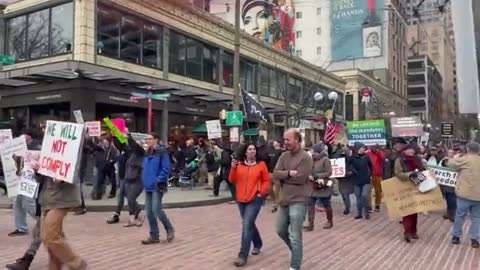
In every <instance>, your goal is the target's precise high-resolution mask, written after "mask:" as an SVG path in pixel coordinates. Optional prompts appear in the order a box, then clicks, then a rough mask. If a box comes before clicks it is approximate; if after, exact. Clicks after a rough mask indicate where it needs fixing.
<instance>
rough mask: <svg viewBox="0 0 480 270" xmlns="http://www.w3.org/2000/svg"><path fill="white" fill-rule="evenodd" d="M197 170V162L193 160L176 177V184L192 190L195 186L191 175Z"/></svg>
mask: <svg viewBox="0 0 480 270" xmlns="http://www.w3.org/2000/svg"><path fill="white" fill-rule="evenodd" d="M197 170H198V160H197V159H195V160H193V161H192V162H190V163H189V164H188V165H187V166H185V168H184V169H183V170H182V171H181V172H180V174H179V177H178V184H179V186H180V187H182V188H189V189H193V187H194V186H195V179H193V174H194V173H195V172H196V171H197Z"/></svg>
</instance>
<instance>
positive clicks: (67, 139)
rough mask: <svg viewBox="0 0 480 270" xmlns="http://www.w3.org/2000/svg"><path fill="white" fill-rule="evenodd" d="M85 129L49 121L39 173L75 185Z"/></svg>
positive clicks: (70, 124)
mask: <svg viewBox="0 0 480 270" xmlns="http://www.w3.org/2000/svg"><path fill="white" fill-rule="evenodd" d="M83 129H84V126H83V125H81V124H75V123H68V122H58V121H47V124H46V128H45V135H44V138H43V143H42V150H41V153H40V169H39V171H38V172H39V173H40V174H42V175H45V176H49V177H52V178H54V179H56V180H61V181H65V182H69V183H73V180H74V176H75V171H76V168H77V163H78V159H79V155H80V148H81V146H82V142H83Z"/></svg>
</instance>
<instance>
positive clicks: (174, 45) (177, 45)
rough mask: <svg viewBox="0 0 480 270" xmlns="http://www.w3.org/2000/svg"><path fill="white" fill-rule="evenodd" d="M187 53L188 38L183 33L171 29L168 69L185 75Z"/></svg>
mask: <svg viewBox="0 0 480 270" xmlns="http://www.w3.org/2000/svg"><path fill="white" fill-rule="evenodd" d="M186 54H187V53H186V38H185V37H184V36H183V35H181V34H178V33H176V32H173V31H170V44H169V54H168V60H169V63H168V71H169V72H171V73H175V74H178V75H182V76H185V59H186Z"/></svg>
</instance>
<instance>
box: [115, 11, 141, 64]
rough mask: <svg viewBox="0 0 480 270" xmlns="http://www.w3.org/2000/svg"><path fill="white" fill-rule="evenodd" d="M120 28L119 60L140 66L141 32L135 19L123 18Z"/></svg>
mask: <svg viewBox="0 0 480 270" xmlns="http://www.w3.org/2000/svg"><path fill="white" fill-rule="evenodd" d="M121 22H122V23H121V28H120V33H121V34H120V59H122V60H125V61H128V62H132V63H136V64H140V60H141V51H142V50H141V47H142V32H141V23H140V21H139V20H138V19H137V18H134V17H130V16H123V17H122V20H121Z"/></svg>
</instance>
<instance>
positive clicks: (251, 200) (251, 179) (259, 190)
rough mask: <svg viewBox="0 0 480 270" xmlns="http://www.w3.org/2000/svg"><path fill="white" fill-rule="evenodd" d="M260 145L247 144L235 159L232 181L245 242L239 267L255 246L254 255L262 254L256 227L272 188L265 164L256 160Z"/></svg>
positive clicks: (237, 260) (230, 177)
mask: <svg viewBox="0 0 480 270" xmlns="http://www.w3.org/2000/svg"><path fill="white" fill-rule="evenodd" d="M257 155H258V153H257V146H255V145H254V144H245V145H244V146H243V147H242V148H241V149H240V152H239V156H238V160H235V159H233V160H232V168H231V170H230V176H229V180H230V182H231V183H233V184H235V185H236V192H237V194H236V199H237V203H238V208H239V209H240V215H241V217H242V240H241V247H240V253H239V254H238V258H237V259H236V260H235V262H234V264H235V266H237V267H241V266H244V265H245V264H246V263H247V259H248V253H249V252H250V247H251V244H252V243H253V250H252V255H258V254H260V250H261V248H262V246H263V243H262V238H261V236H260V233H259V231H258V229H257V226H256V225H255V220H256V219H257V216H258V213H259V212H260V209H261V207H262V205H263V204H264V199H265V197H266V195H267V193H268V188H269V186H270V173H269V172H268V168H267V165H266V164H265V162H264V161H257Z"/></svg>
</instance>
